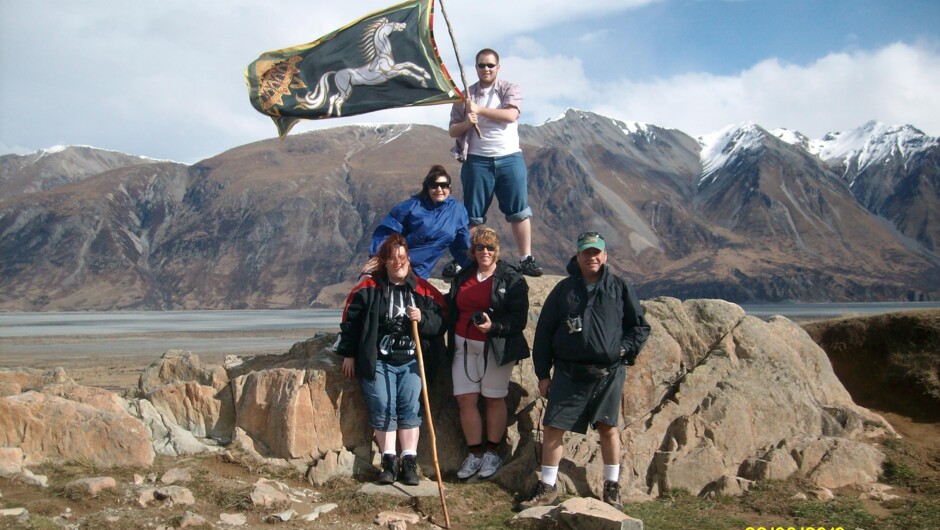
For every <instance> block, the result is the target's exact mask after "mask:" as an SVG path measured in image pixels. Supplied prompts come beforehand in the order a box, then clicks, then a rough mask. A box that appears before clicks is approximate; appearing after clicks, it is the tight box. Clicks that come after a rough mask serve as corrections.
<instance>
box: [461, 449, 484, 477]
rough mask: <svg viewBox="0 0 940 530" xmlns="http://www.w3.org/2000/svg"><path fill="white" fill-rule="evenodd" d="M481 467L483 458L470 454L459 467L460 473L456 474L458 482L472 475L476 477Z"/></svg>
mask: <svg viewBox="0 0 940 530" xmlns="http://www.w3.org/2000/svg"><path fill="white" fill-rule="evenodd" d="M481 465H483V457H482V456H477V455H475V454H473V453H470V454H469V455H467V459H466V460H464V461H463V464H462V465H461V466H460V471H458V472H457V478H459V479H460V480H466V479H468V478H470V477H472V476H473V475H476V474H477V471H479V470H480V466H481Z"/></svg>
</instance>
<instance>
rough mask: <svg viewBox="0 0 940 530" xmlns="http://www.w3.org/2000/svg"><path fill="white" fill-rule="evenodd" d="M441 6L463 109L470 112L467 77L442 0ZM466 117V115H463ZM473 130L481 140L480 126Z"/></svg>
mask: <svg viewBox="0 0 940 530" xmlns="http://www.w3.org/2000/svg"><path fill="white" fill-rule="evenodd" d="M437 1H438V2H439V3H440V4H441V14H442V15H444V23H445V24H447V33H448V34H449V35H450V43H451V44H453V45H454V55H456V56H457V68H458V69H459V70H460V80H461V81H463V93H464V94H465V97H464V109H465V112H470V89H469V88H467V76H466V75H465V74H464V73H463V61H461V60H460V52H459V51H458V50H457V41H456V40H455V39H454V30H453V28H451V27H450V19H449V18H447V10H446V9H444V0H437ZM464 116H466V114H464ZM473 129H474V130H475V131H476V132H477V137H479V138H483V132H482V131H480V126H479V125H478V124H476V123H474V124H473Z"/></svg>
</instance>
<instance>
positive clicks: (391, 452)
mask: <svg viewBox="0 0 940 530" xmlns="http://www.w3.org/2000/svg"><path fill="white" fill-rule="evenodd" d="M382 454H383V455H392V456H398V453H396V452H395V450H394V449H392V450H391V451H385V452H384V453H382Z"/></svg>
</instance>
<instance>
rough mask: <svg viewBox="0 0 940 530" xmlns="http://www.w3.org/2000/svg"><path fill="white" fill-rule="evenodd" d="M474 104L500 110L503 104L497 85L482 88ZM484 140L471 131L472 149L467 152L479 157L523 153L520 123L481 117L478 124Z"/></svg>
mask: <svg viewBox="0 0 940 530" xmlns="http://www.w3.org/2000/svg"><path fill="white" fill-rule="evenodd" d="M474 103H475V104H477V105H479V106H481V107H486V108H488V109H498V108H500V107H502V105H503V102H502V100H500V97H499V94H497V93H496V88H495V84H494V85H493V86H491V87H489V88H481V92H480V96H479V97H475V98H474ZM477 125H479V126H480V132H482V133H483V138H480V137H478V136H477V134H476V132H474V131H472V130H471V134H470V135H469V142H470V148H469V150H468V151H467V152H468V153H469V154H471V155H477V156H491V157H494V156H505V155H511V154H513V153H518V152H519V151H521V149H519V122H518V121H514V122H512V123H504V122H501V121H495V120H491V119H488V118H484V117H483V116H480V119H479V120H478V122H477Z"/></svg>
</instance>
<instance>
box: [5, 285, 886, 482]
mask: <svg viewBox="0 0 940 530" xmlns="http://www.w3.org/2000/svg"><path fill="white" fill-rule="evenodd" d="M557 280H558V278H557V277H543V278H535V279H530V281H529V283H530V286H531V289H530V297H531V301H530V302H531V307H532V308H533V313H532V314H531V315H530V320H531V321H532V323H533V324H534V322H535V320H536V319H537V317H538V314H537V309H538V308H539V307H540V306H541V301H542V300H543V299H544V297H545V296H546V293H547V292H548V290H549V289H550V288H551V286H552V285H554V283H555V282H556V281H557ZM643 305H644V307H645V308H646V312H647V316H648V320H649V322H650V325H651V328H652V333H651V335H650V339H649V342H648V343H647V345H646V347H645V348H644V350H643V352H642V353H641V355H640V357H639V359H638V361H637V365H636V366H634V367H631V368H630V369H629V372H628V377H627V380H626V383H625V385H624V399H623V406H622V410H621V417H620V424H621V428H622V429H621V441H622V445H623V451H622V455H621V465H622V474H621V485H622V488H623V491H625V492H631V495H633V494H636V495H640V496H642V495H653V496H656V495H658V494H659V493H661V492H663V491H666V490H668V489H673V488H681V489H685V490H688V491H691V492H692V493H695V494H705V493H710V492H716V493H731V494H733V493H740V492H743V491H745V490H746V489H747V488H748V487H749V485H750V484H751V482H752V481H755V480H767V479H785V478H787V477H789V476H791V475H794V474H798V475H801V476H804V477H805V478H806V479H807V480H809V481H811V482H812V483H814V484H816V485H817V486H818V487H819V488H839V487H843V486H849V485H861V484H868V483H873V482H875V481H876V479H877V478H878V475H879V472H880V470H881V464H882V461H883V460H884V455H883V454H882V453H881V452H880V451H879V450H878V449H877V448H876V447H875V446H873V445H872V444H871V443H870V440H871V439H872V438H874V437H878V436H881V435H885V434H888V435H890V434H892V433H893V431H892V428H891V427H890V426H889V425H888V423H887V422H885V421H884V419H882V418H881V417H880V416H878V415H876V414H874V413H872V412H870V411H868V410H867V409H864V408H862V407H859V406H857V405H856V404H854V403H853V401H852V399H851V397H850V396H849V394H848V392H847V391H846V390H845V388H844V387H843V386H842V384H841V383H840V382H839V380H838V379H837V378H836V376H835V374H834V372H833V370H832V366H831V365H830V363H829V361H828V359H827V357H826V354H825V352H823V350H822V349H820V348H819V347H818V346H817V345H816V344H815V343H814V342H813V340H812V339H811V338H810V336H809V335H808V334H807V333H806V332H804V331H803V330H802V329H801V328H800V327H799V326H798V325H797V324H795V323H793V322H791V321H789V320H787V319H786V318H782V317H774V318H772V319H770V320H769V321H767V322H765V321H762V320H760V319H757V318H753V317H749V316H747V315H746V314H745V313H744V311H743V310H742V309H741V308H740V307H739V306H737V305H734V304H731V303H728V302H724V301H721V300H688V301H685V302H682V301H679V300H677V299H673V298H656V299H652V300H647V301H645V302H644V304H643ZM532 329H534V325H533V326H530V329H529V330H528V333H529V334H530V338H531V333H532ZM334 339H335V335H334V334H329V333H328V334H319V335H317V336H315V337H313V338H311V339H309V340H306V341H304V342H301V343H297V344H295V345H294V346H293V347H292V348H291V349H290V351H289V352H286V353H284V354H282V355H266V356H259V357H254V358H251V359H246V360H238V359H229V360H227V362H226V364H225V366H224V367H203V366H202V365H201V364H200V362H199V360H198V358H197V357H196V356H194V355H192V354H187V353H184V352H179V351H168V352H167V353H166V354H165V355H164V356H163V358H161V359H160V360H159V361H158V362H156V363H154V365H152V366H151V367H149V368H148V369H147V370H146V371H145V372H144V373H143V374H142V376H141V382H140V385H139V387H140V391H141V396H140V397H139V398H138V399H135V400H134V401H132V402H131V403H130V404H128V405H127V409H128V410H130V411H131V412H132V414H133V415H134V416H137V418H140V419H137V418H134V417H131V416H130V415H128V414H127V413H126V412H124V411H123V410H114V407H113V405H112V404H111V402H110V401H109V400H107V399H102V398H101V396H97V395H96V394H95V393H94V392H91V391H90V390H84V391H77V390H74V389H73V390H71V391H67V390H66V389H67V388H68V385H66V383H67V381H65V380H64V379H65V376H64V374H59V378H58V379H60V380H62V381H60V382H51V383H47V384H45V385H43V384H41V383H42V382H43V381H45V380H44V379H42V378H39V377H38V375H37V374H30V375H28V376H27V375H25V374H24V375H18V376H10V375H9V374H7V375H6V376H4V378H0V381H8V382H9V381H15V383H10V385H13V384H15V385H18V386H20V387H22V388H30V390H28V391H26V392H24V393H19V394H13V395H8V396H6V397H2V398H0V412H2V414H0V418H2V419H0V427H2V429H0V433H2V434H0V436H5V438H0V447H4V448H7V451H6V453H2V454H5V460H6V461H7V462H11V461H17V459H20V460H22V461H23V462H27V463H29V462H36V461H39V460H41V459H42V458H44V457H49V458H51V457H55V458H98V459H101V458H105V457H106V456H108V455H113V454H114V452H113V451H112V449H111V448H112V447H115V449H114V451H116V450H117V449H116V447H117V446H120V447H121V448H122V450H123V451H124V456H123V457H115V456H108V457H109V458H110V459H109V460H103V462H104V463H106V464H109V465H118V464H127V465H142V464H143V465H146V464H148V463H149V460H148V458H149V459H152V455H153V453H154V451H156V452H157V453H161V454H170V455H180V454H187V453H197V452H202V451H207V450H216V449H217V448H218V446H219V445H224V444H230V445H229V447H228V451H227V452H226V457H227V458H232V459H249V460H251V461H252V462H255V463H259V464H263V465H269V464H276V463H281V464H282V465H290V466H293V467H295V468H300V469H306V471H307V477H308V479H309V480H310V481H311V482H314V483H317V484H322V483H324V482H326V481H327V480H329V479H330V478H331V477H334V476H337V475H341V476H353V475H360V474H363V472H364V471H366V470H368V472H367V474H368V473H371V472H372V471H371V470H373V469H374V467H373V465H374V463H375V461H376V459H377V458H378V455H376V454H375V452H374V450H373V442H372V437H371V429H370V428H369V427H368V414H367V412H366V408H365V403H364V401H363V399H362V395H361V389H360V386H359V384H358V382H356V381H350V380H346V379H345V378H344V377H343V375H342V371H341V363H340V362H339V361H340V359H339V357H337V356H336V355H335V354H334V353H332V351H331V349H330V346H331V345H332V343H333V342H334ZM424 354H425V356H426V357H427V359H428V361H430V360H431V359H432V357H433V356H435V355H437V352H434V351H427V352H424ZM427 364H428V365H429V366H431V365H434V364H435V363H432V362H428V363H427ZM446 364H447V363H446V362H442V363H437V368H436V370H434V371H433V372H431V373H429V374H428V376H429V381H430V384H429V395H430V401H431V403H432V407H433V411H432V413H433V420H434V426H435V430H436V440H437V455H438V463H439V466H440V469H441V471H442V472H443V473H444V474H451V473H452V472H453V471H455V470H456V469H457V467H458V466H459V465H460V462H461V461H462V459H463V457H464V456H465V455H464V452H465V445H464V441H463V440H462V435H461V431H460V426H459V423H458V413H457V408H456V403H455V401H454V399H453V397H452V395H451V381H450V369H449V367H448V366H447V365H446ZM73 386H74V385H73ZM34 388H35V389H34ZM59 396H65V397H59ZM69 396H71V397H69ZM89 403H93V404H95V405H94V406H93V405H92V404H89ZM507 403H508V406H509V409H510V417H509V430H508V433H507V437H506V442H505V444H504V447H503V448H502V456H503V458H504V461H505V464H504V467H503V468H502V470H501V471H500V472H499V473H497V475H496V476H495V477H494V478H493V480H495V481H497V482H499V483H501V484H502V485H503V486H505V487H507V488H509V489H510V490H513V491H527V490H528V489H529V488H531V487H532V486H533V485H534V483H535V480H536V474H535V471H536V469H537V465H536V460H535V454H536V441H537V438H538V435H539V430H538V424H539V421H540V417H541V410H542V407H543V405H544V403H543V401H542V400H541V399H540V398H538V397H537V391H536V381H535V377H534V373H533V370H532V364H531V360H526V361H524V362H521V363H519V364H518V365H517V366H516V368H515V369H514V371H513V376H512V380H511V384H510V394H509V396H508V398H507ZM40 418H42V419H40ZM78 425H80V426H81V430H82V431H88V430H90V431H92V432H95V431H96V429H97V430H99V431H100V432H107V434H108V436H106V437H105V438H103V439H98V438H89V439H88V440H87V441H86V442H84V443H78V444H76V443H70V444H68V445H69V446H70V447H68V448H65V447H62V445H63V444H60V443H57V442H56V441H57V440H63V439H65V438H64V437H65V436H76V434H75V432H76V431H77V430H79V429H78V428H77V426H78ZM105 425H106V426H107V428H108V429H110V430H109V431H104V429H105ZM88 426H92V427H93V428H92V429H89V428H88ZM119 427H124V430H118V429H119ZM16 433H19V435H17V436H14V434H16ZM131 438H133V440H132V439H131ZM429 440H430V437H429V433H428V432H427V424H425V426H423V427H422V438H421V445H420V450H419V453H420V454H419V464H420V465H421V467H422V469H423V470H424V473H425V474H431V473H432V472H433V462H432V459H431V452H430V450H429V448H428V441H429ZM40 441H42V442H40ZM230 442H231V443H230ZM564 444H565V459H564V460H563V463H562V466H561V469H560V476H559V484H560V486H561V488H562V490H563V491H565V492H567V493H568V494H576V495H580V496H596V497H599V496H600V491H599V490H598V488H599V487H600V486H601V484H602V482H603V481H602V471H603V469H602V464H601V458H600V450H599V445H598V439H597V435H596V433H593V432H590V433H589V434H588V435H586V436H580V435H567V436H566V437H565V439H564ZM141 446H145V447H146V450H144V449H140V447H141ZM151 446H152V449H151ZM103 447H107V448H108V450H107V451H105V450H102V448H103ZM129 447H136V448H138V450H134V451H128V449H127V448H129ZM10 448H13V449H14V451H15V450H19V451H20V452H17V453H15V454H14V453H13V452H11V451H9V449H10ZM129 453H132V454H133V457H136V458H138V460H134V459H133V458H132V455H131V454H129ZM15 465H16V464H9V463H8V464H6V467H5V468H9V467H11V466H15Z"/></svg>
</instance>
